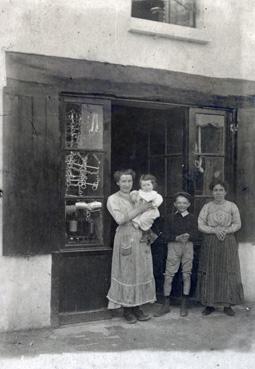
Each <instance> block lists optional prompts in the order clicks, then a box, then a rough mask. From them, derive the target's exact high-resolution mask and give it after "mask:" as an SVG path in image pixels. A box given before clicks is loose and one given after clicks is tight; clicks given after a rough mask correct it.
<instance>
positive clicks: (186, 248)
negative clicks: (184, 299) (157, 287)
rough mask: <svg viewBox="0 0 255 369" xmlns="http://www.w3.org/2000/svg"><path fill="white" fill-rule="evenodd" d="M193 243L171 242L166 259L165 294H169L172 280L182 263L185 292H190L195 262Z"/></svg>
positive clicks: (186, 293) (185, 293)
mask: <svg viewBox="0 0 255 369" xmlns="http://www.w3.org/2000/svg"><path fill="white" fill-rule="evenodd" d="M193 254H194V251H193V243H192V242H187V243H182V242H169V243H168V252H167V260H166V271H165V280H164V296H169V295H170V293H171V290H172V282H173V278H174V276H175V274H176V273H177V271H178V269H179V267H180V264H181V265H182V277H183V294H184V295H188V294H189V292H190V280H191V271H192V264H193Z"/></svg>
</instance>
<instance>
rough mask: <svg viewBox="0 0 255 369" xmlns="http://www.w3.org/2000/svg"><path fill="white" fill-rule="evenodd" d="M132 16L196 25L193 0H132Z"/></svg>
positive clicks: (189, 25) (186, 25)
mask: <svg viewBox="0 0 255 369" xmlns="http://www.w3.org/2000/svg"><path fill="white" fill-rule="evenodd" d="M132 17H135V18H140V19H148V20H152V21H156V22H164V23H171V24H177V25H180V26H185V27H196V7H195V0H132Z"/></svg>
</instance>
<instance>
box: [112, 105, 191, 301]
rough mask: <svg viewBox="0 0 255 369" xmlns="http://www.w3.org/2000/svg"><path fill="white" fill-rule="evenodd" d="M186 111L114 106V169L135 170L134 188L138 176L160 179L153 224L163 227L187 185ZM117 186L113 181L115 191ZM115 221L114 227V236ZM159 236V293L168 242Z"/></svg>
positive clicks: (156, 246)
mask: <svg viewBox="0 0 255 369" xmlns="http://www.w3.org/2000/svg"><path fill="white" fill-rule="evenodd" d="M186 117H187V112H186V110H185V108H182V107H173V108H171V107H168V106H166V107H165V106H164V107H163V108H161V109H158V108H156V109H152V108H151V107H150V106H149V107H148V108H147V107H146V108H145V107H135V106H123V105H113V107H112V163H111V164H112V173H114V171H115V170H119V169H122V168H132V169H133V170H135V172H136V181H135V183H134V188H135V189H137V188H139V177H140V175H141V174H143V173H152V174H153V175H155V176H156V178H157V180H158V189H157V190H158V192H159V193H160V194H161V195H162V196H163V198H164V203H163V205H162V206H161V207H160V213H161V217H160V219H158V220H157V221H156V222H155V224H154V227H155V229H156V230H157V231H162V232H163V236H164V229H165V227H167V219H168V217H169V215H170V214H171V213H172V211H173V199H172V197H173V195H174V193H175V192H177V191H180V190H182V189H186V187H187V183H186V180H185V170H186V165H187V162H188V147H187V142H188V137H187V132H188V130H187V129H186V128H187V119H186ZM117 190H118V188H117V186H116V185H115V184H114V182H112V192H115V191H117ZM115 227H116V225H114V224H113V227H112V238H113V235H114V230H115ZM163 236H162V237H160V238H159V239H158V240H157V241H156V242H155V243H154V244H153V245H152V255H153V264H154V275H155V280H156V288H157V293H158V295H161V294H162V291H163V273H164V269H165V259H166V250H167V244H166V242H165V241H164V237H163ZM180 292H181V275H180V273H178V274H177V275H176V278H175V283H174V288H173V292H172V293H173V295H175V296H178V295H180Z"/></svg>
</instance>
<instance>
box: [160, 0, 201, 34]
mask: <svg viewBox="0 0 255 369" xmlns="http://www.w3.org/2000/svg"><path fill="white" fill-rule="evenodd" d="M165 3H168V4H169V5H168V6H169V10H168V14H169V23H173V24H178V25H180V26H187V27H195V19H194V11H195V7H194V1H193V0H170V1H169V2H167V1H165Z"/></svg>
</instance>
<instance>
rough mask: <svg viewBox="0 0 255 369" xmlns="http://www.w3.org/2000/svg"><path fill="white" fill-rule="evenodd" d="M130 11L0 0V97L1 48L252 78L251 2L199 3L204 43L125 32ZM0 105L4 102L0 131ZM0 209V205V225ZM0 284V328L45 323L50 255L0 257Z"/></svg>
mask: <svg viewBox="0 0 255 369" xmlns="http://www.w3.org/2000/svg"><path fill="white" fill-rule="evenodd" d="M130 7H131V1H129V0H72V1H71V2H69V1H66V0H54V1H50V0H23V1H19V0H1V5H0V8H1V11H0V24H1V33H0V48H1V52H0V95H2V92H1V87H3V86H4V84H5V62H4V52H5V50H9V51H18V52H25V53H33V54H44V55H54V56H62V57H68V58H78V59H88V60H97V61H105V62H110V63H116V64H124V65H136V66H142V67H150V68H159V69H169V70H173V71H181V72H186V73H191V74H199V75H206V76H214V77H225V78H228V77H229V78H244V79H250V80H255V66H254V59H255V48H254V47H253V43H254V38H255V36H254V35H255V23H254V22H253V19H254V16H255V5H254V2H253V0H243V1H242V2H240V1H239V0H214V1H212V0H200V13H199V16H200V17H201V19H200V21H201V22H203V24H204V26H203V27H204V28H205V29H206V31H207V33H208V38H209V39H210V40H211V41H210V42H209V43H208V44H204V45H201V44H196V43H187V42H184V41H176V40H170V39H164V38H156V37H152V36H145V35H138V34H131V33H130V32H128V27H129V20H130ZM1 104H2V98H1V99H0V128H1V127H2V106H1ZM1 132H2V129H0V188H1V183H2V174H3V173H2V170H1V168H2V165H1V161H2V153H1V151H2V145H1V143H2V139H1ZM1 206H2V204H1V200H0V227H1V224H2V222H1V219H2V213H1ZM0 234H1V229H0ZM1 246H2V243H1V242H0V248H1ZM240 256H241V265H242V274H243V278H244V283H245V291H246V296H247V298H248V299H250V300H251V299H254V300H255V295H254V289H253V280H254V277H255V276H254V268H253V267H252V266H253V265H254V261H255V252H254V248H253V247H252V246H251V244H249V245H248V244H247V245H244V247H243V248H242V249H241V251H240ZM0 280H1V284H0V330H8V329H21V328H29V327H41V326H47V325H49V324H50V291H51V257H50V256H47V255H46V256H38V257H32V258H22V257H18V258H6V257H0Z"/></svg>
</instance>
